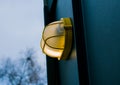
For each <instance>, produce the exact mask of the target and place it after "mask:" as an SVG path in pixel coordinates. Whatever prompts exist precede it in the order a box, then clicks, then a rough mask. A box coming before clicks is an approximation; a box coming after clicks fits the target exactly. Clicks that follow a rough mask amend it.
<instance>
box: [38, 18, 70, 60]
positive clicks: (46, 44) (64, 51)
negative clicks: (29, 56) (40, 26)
mask: <svg viewBox="0 0 120 85" xmlns="http://www.w3.org/2000/svg"><path fill="white" fill-rule="evenodd" d="M40 44H41V48H42V51H43V53H45V54H46V55H48V56H50V57H53V58H58V60H65V59H67V58H68V56H69V53H70V51H71V47H72V23H71V19H70V18H61V20H60V21H56V22H52V23H50V24H48V25H47V26H46V27H45V28H44V30H43V34H42V39H41V43H40Z"/></svg>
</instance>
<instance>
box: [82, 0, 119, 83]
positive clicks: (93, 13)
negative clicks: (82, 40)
mask: <svg viewBox="0 0 120 85" xmlns="http://www.w3.org/2000/svg"><path fill="white" fill-rule="evenodd" d="M82 5H83V16H84V27H85V30H86V32H85V33H86V34H85V36H86V46H87V56H88V64H89V75H90V83H91V84H90V85H120V0H82Z"/></svg>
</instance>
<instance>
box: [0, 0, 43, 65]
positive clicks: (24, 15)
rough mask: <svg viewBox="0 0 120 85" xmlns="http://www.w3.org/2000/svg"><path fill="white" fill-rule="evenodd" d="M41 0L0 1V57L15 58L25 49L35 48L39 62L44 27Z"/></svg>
mask: <svg viewBox="0 0 120 85" xmlns="http://www.w3.org/2000/svg"><path fill="white" fill-rule="evenodd" d="M43 20H44V17H43V0H0V57H1V58H2V57H4V56H10V57H16V58H17V55H18V54H19V52H20V51H22V50H25V49H26V48H31V47H33V48H35V50H37V53H38V56H40V57H41V58H40V61H41V62H42V63H44V62H45V56H44V55H43V54H42V52H41V50H40V45H39V43H40V39H41V33H42V30H43V26H44V21H43Z"/></svg>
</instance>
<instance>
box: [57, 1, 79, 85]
mask: <svg viewBox="0 0 120 85" xmlns="http://www.w3.org/2000/svg"><path fill="white" fill-rule="evenodd" d="M64 17H70V18H71V19H72V21H73V10H72V0H58V1H57V8H56V20H60V18H64ZM73 25H74V23H73ZM73 29H74V27H73ZM69 57H70V58H69V59H68V60H62V61H59V76H60V85H79V78H78V76H79V75H78V65H77V57H76V48H75V42H74V40H73V49H72V52H71V55H70V56H69Z"/></svg>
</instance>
